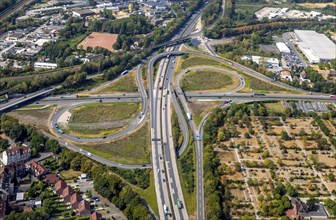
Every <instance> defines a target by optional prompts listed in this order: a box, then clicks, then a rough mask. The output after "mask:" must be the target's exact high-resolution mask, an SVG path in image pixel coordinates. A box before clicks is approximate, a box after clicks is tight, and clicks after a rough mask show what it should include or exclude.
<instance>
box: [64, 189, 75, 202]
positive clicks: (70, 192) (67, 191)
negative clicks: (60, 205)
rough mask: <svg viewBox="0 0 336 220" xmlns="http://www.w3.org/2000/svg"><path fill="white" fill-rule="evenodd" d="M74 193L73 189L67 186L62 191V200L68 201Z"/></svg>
mask: <svg viewBox="0 0 336 220" xmlns="http://www.w3.org/2000/svg"><path fill="white" fill-rule="evenodd" d="M74 193H75V191H74V190H73V189H72V188H71V187H70V186H67V187H65V189H64V190H63V192H62V196H61V197H62V198H63V201H64V202H70V198H71V196H72V195H73V194H74Z"/></svg>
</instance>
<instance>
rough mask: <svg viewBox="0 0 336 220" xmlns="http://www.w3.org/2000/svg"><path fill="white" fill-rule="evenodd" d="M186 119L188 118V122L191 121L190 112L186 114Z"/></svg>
mask: <svg viewBox="0 0 336 220" xmlns="http://www.w3.org/2000/svg"><path fill="white" fill-rule="evenodd" d="M187 118H188V120H191V119H192V115H191V113H190V112H187Z"/></svg>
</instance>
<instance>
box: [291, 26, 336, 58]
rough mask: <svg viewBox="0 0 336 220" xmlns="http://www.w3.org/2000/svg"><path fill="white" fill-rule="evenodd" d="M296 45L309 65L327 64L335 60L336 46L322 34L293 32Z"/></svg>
mask: <svg viewBox="0 0 336 220" xmlns="http://www.w3.org/2000/svg"><path fill="white" fill-rule="evenodd" d="M294 33H295V35H296V37H297V40H298V42H297V45H298V47H299V49H300V50H301V51H302V53H303V54H304V55H305V56H306V57H307V59H308V60H309V62H310V63H312V64H316V63H318V62H321V61H322V62H329V61H330V60H332V59H335V58H336V45H335V44H334V43H333V42H332V41H331V40H330V39H329V38H328V37H327V36H326V35H324V34H319V33H316V31H307V30H295V31H294Z"/></svg>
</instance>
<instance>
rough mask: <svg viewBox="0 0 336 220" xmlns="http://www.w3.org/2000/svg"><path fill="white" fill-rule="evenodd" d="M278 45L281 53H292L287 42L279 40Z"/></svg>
mask: <svg viewBox="0 0 336 220" xmlns="http://www.w3.org/2000/svg"><path fill="white" fill-rule="evenodd" d="M276 46H277V48H278V49H279V51H280V52H281V53H290V49H289V48H288V47H287V45H286V44H285V43H282V42H278V43H276Z"/></svg>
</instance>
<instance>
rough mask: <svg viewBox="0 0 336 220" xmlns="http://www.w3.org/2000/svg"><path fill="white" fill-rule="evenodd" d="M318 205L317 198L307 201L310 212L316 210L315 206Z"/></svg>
mask: <svg viewBox="0 0 336 220" xmlns="http://www.w3.org/2000/svg"><path fill="white" fill-rule="evenodd" d="M316 203H318V200H317V199H315V198H310V199H308V200H307V208H308V211H314V210H315V204H316Z"/></svg>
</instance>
